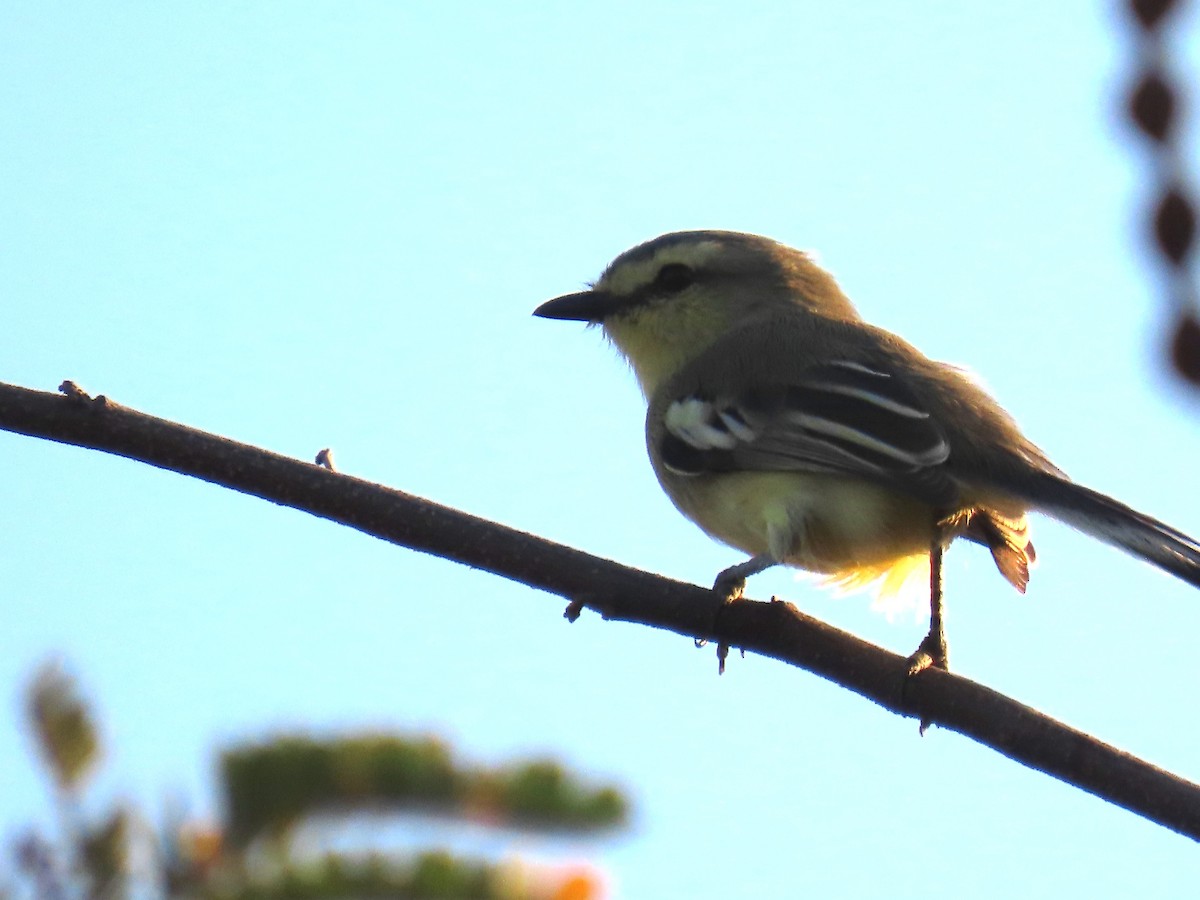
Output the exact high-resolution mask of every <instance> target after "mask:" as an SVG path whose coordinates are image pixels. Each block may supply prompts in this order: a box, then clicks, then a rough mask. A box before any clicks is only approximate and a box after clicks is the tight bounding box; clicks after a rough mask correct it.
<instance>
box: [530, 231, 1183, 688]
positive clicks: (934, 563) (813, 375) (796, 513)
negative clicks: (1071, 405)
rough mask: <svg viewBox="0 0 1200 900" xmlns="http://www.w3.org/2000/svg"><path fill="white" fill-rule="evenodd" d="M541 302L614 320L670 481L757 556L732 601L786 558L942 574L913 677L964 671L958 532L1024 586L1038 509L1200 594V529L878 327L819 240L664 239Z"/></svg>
mask: <svg viewBox="0 0 1200 900" xmlns="http://www.w3.org/2000/svg"><path fill="white" fill-rule="evenodd" d="M534 315H536V316H539V317H542V318H546V319H562V320H574V321H581V322H585V323H589V324H592V325H598V326H600V327H601V328H602V330H603V332H604V334H605V335H606V337H607V338H608V339H609V340H610V341H611V343H612V344H613V345H614V346H615V347H616V348H617V350H618V351H619V352H620V353H621V354H622V355H623V356H624V357H625V359H626V360H627V361H628V362H629V364H630V366H631V367H632V369H633V372H634V375H635V376H636V378H637V381H638V383H639V385H640V387H641V389H642V393H643V394H644V395H645V397H646V401H647V412H646V425H645V435H646V446H647V451H648V455H649V458H650V463H651V465H652V467H653V469H654V473H655V475H656V476H657V478H658V482H659V484H660V485H661V486H662V488H663V490H664V491H665V492H666V494H667V496H668V497H669V498H670V500H671V502H672V503H673V504H674V505H675V506H676V507H677V508H678V510H679V511H680V512H681V513H682V514H683V515H684V516H686V517H687V518H688V519H690V520H691V521H692V522H694V523H695V524H696V525H698V526H699V527H700V528H701V529H702V530H703V531H704V532H706V533H707V534H708V535H710V536H711V537H713V538H715V539H716V540H718V541H720V542H722V543H724V544H727V545H730V546H732V547H734V548H736V549H738V550H740V551H742V552H743V553H745V554H747V557H748V558H747V559H746V560H745V561H744V562H741V563H739V564H737V565H734V566H731V567H729V568H727V569H724V570H723V571H721V572H720V573H719V574H718V575H717V577H716V579H715V580H714V583H713V590H714V591H716V592H717V593H718V595H719V596H720V597H721V599H722V601H723V602H733V601H736V600H738V599H740V598H741V596H742V594H743V591H744V589H745V584H746V579H747V578H748V577H750V576H752V575H755V574H757V573H759V572H761V571H764V570H765V569H767V568H769V567H771V566H775V565H787V566H792V567H796V568H799V569H802V570H806V571H809V572H814V573H819V574H822V575H825V576H827V577H828V579H829V580H830V581H831V582H833V583H837V584H841V585H846V586H861V585H866V584H869V583H879V584H881V585H882V586H883V588H884V589H885V590H895V589H896V588H898V587H899V586H900V585H901V584H902V583H904V582H906V581H907V580H908V579H909V578H910V577H912V576H913V574H914V573H917V572H920V571H922V570H924V569H925V568H926V567H927V568H928V570H929V571H930V629H929V633H928V634H927V635H926V637H925V638H924V639H923V640H922V642H921V645H920V646H919V647H918V648H917V651H916V652H915V653H914V654H913V655H912V656H911V657H909V662H910V666H909V669H908V672H909V674H910V675H913V674H916V673H918V672H920V671H923V670H924V669H925V668H928V667H931V666H933V667H937V668H942V669H947V668H948V667H949V666H948V654H947V644H946V639H945V627H944V622H943V612H942V604H943V598H942V589H941V562H942V554H943V551H944V550H945V548H946V547H948V546H949V545H950V543H951V542H953V541H954V540H955V539H958V538H963V539H965V540H968V541H971V542H974V543H977V544H981V545H983V546H985V547H987V548H988V549H989V550H990V551H991V555H992V559H993V560H994V562H995V565H996V568H997V570H998V571H999V573H1000V574H1001V575H1002V576H1003V577H1004V578H1005V579H1006V580H1007V581H1008V582H1009V583H1010V584H1011V585H1012V586H1013V587H1014V588H1016V589H1017V590H1018V591H1020V592H1022V593H1024V591H1025V589H1026V586H1027V584H1028V582H1029V574H1030V572H1029V570H1030V564H1031V563H1032V562H1033V561H1034V559H1035V551H1034V548H1033V544H1032V543H1031V541H1030V539H1029V523H1028V514H1029V513H1030V512H1039V513H1042V514H1045V515H1048V516H1050V517H1052V518H1054V519H1057V520H1059V521H1061V522H1063V523H1065V524H1067V525H1069V526H1071V527H1073V528H1075V529H1078V530H1079V531H1082V532H1084V533H1086V534H1088V535H1091V536H1092V537H1095V538H1098V539H1099V540H1101V541H1103V542H1105V543H1107V544H1110V545H1112V546H1115V547H1118V548H1120V549H1122V550H1124V551H1126V552H1128V553H1130V554H1132V555H1134V556H1136V557H1139V558H1141V559H1143V560H1146V561H1147V562H1150V563H1152V564H1153V565H1155V566H1157V567H1159V568H1160V569H1163V570H1164V571H1166V572H1168V573H1170V574H1172V575H1174V576H1176V577H1178V578H1180V579H1182V580H1183V581H1185V582H1187V583H1188V584H1190V585H1192V586H1195V587H1200V544H1198V543H1197V542H1196V540H1194V539H1193V538H1191V537H1189V536H1188V535H1186V534H1184V533H1183V532H1181V531H1178V530H1177V529H1175V528H1172V527H1171V526H1169V525H1166V524H1164V523H1163V522H1160V521H1158V520H1156V519H1154V518H1152V517H1150V516H1148V515H1145V514H1143V513H1140V512H1138V511H1136V510H1134V509H1132V508H1130V507H1129V506H1126V505H1125V504H1123V503H1121V502H1119V501H1117V500H1114V499H1113V498H1111V497H1109V496H1106V495H1105V494H1102V493H1099V492H1098V491H1094V490H1092V489H1090V488H1087V487H1084V486H1083V485H1080V484H1077V483H1076V482H1073V481H1072V480H1071V479H1070V478H1069V477H1068V476H1067V475H1066V474H1065V473H1064V472H1063V471H1062V470H1061V469H1059V468H1058V467H1057V466H1055V465H1054V464H1053V463H1052V462H1051V461H1050V460H1049V458H1048V457H1047V455H1046V454H1045V453H1044V452H1043V451H1042V450H1041V449H1040V448H1039V447H1038V446H1037V445H1035V444H1034V443H1033V442H1032V441H1030V440H1029V439H1028V438H1027V437H1025V435H1024V434H1023V433H1022V432H1021V430H1020V428H1019V427H1018V426H1017V424H1016V422H1015V421H1014V419H1013V418H1012V416H1011V415H1010V414H1009V413H1008V412H1007V411H1006V410H1005V409H1004V408H1002V407H1001V406H1000V404H999V403H998V402H997V401H996V400H995V399H993V398H992V397H991V395H990V394H988V393H987V391H986V390H985V389H984V388H983V387H981V386H980V384H979V383H978V382H977V380H976V379H975V378H973V377H972V376H971V375H970V374H968V373H967V372H966V371H965V370H963V369H962V368H960V367H957V366H954V365H950V364H947V363H943V362H938V361H936V360H933V359H930V358H929V357H927V356H925V355H924V354H923V353H922V352H921V351H919V350H918V349H917V348H916V347H914V346H913V345H912V344H910V343H908V342H907V341H905V340H904V339H902V338H901V337H899V336H897V335H895V334H893V333H891V332H889V331H886V330H884V329H882V328H879V327H876V326H874V325H872V324H870V323H868V322H867V321H865V320H864V319H863V318H862V317H861V316H860V315H859V313H858V311H857V310H856V308H855V306H854V305H853V303H852V302H851V301H850V299H849V298H848V297H847V296H846V294H845V293H844V292H843V291H842V289H841V288H840V286H839V285H838V283H837V281H836V280H835V279H834V277H833V276H832V275H831V274H829V273H828V272H827V271H825V270H824V269H823V268H821V267H820V266H819V265H818V264H817V263H816V262H814V261H813V259H812V258H811V257H810V256H809V255H808V254H806V253H804V252H802V251H800V250H796V249H794V248H792V247H789V246H787V245H785V244H782V243H779V242H777V241H774V240H772V239H770V238H766V237H761V236H759V235H754V234H746V233H741V232H734V231H716V230H706V231H680V232H674V233H670V234H664V235H662V236H660V237H657V238H654V239H653V240H650V241H647V242H645V243H642V244H639V245H638V246H636V247H633V248H632V249H630V250H627V251H626V252H624V253H622V254H621V255H620V256H618V257H617V258H616V259H615V260H613V261H612V262H611V263H610V264H609V265H608V267H607V268H606V269H605V270H604V272H603V274H601V276H600V277H599V279H598V280H596V281H595V282H594V283H591V285H590V286H589V287H588V288H587V289H586V290H583V291H579V292H575V293H569V294H565V295H563V296H560V297H556V298H554V299H552V300H549V301H547V302H545V303H543V304H541V305H540V306H538V307H537V309H536V310H534ZM727 651H728V647H727V645H724V644H721V645H719V648H718V656H719V657H720V659H721V668H722V670H723V667H724V653H725V652H727Z"/></svg>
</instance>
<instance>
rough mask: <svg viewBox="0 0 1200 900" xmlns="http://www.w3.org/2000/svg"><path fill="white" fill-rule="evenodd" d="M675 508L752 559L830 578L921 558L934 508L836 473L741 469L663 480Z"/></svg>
mask: <svg viewBox="0 0 1200 900" xmlns="http://www.w3.org/2000/svg"><path fill="white" fill-rule="evenodd" d="M663 487H664V488H665V489H666V490H667V493H668V495H669V496H670V497H671V499H672V500H673V501H674V502H675V505H676V506H678V507H679V509H680V511H681V512H682V513H683V514H684V515H686V516H687V517H688V518H690V519H691V520H692V521H693V522H695V523H696V524H697V525H699V526H700V527H701V528H703V529H704V530H705V531H706V532H707V533H708V534H710V535H712V536H713V537H714V538H716V539H717V540H720V541H723V542H724V543H726V544H730V545H731V546H734V547H737V548H738V549H740V550H743V551H745V552H746V553H747V554H749V555H751V556H757V555H760V554H769V555H771V556H772V557H774V558H775V559H777V560H779V561H780V562H784V563H787V564H789V565H793V566H797V567H799V568H802V569H806V570H808V571H810V572H820V573H823V574H827V575H832V576H834V578H836V579H846V578H849V577H853V576H854V573H855V572H857V571H858V570H862V569H870V570H873V573H874V574H873V575H872V577H878V576H880V575H882V574H884V573H885V572H886V571H887V570H888V569H889V568H890V567H891V566H892V565H893V564H901V563H904V564H906V565H908V566H911V558H912V557H914V556H921V555H927V554H928V551H929V542H930V540H931V538H932V536H933V511H932V509H931V508H930V507H929V506H928V505H926V504H924V503H921V502H920V501H918V500H915V499H912V498H910V497H907V496H905V495H902V494H897V493H894V492H891V491H887V490H885V489H883V488H880V487H877V486H875V485H873V484H870V483H868V482H863V481H857V480H852V479H846V478H841V477H838V476H834V475H812V474H797V473H792V472H740V473H733V474H726V475H717V476H700V477H697V478H689V479H683V478H677V479H672V483H671V484H664V485H663Z"/></svg>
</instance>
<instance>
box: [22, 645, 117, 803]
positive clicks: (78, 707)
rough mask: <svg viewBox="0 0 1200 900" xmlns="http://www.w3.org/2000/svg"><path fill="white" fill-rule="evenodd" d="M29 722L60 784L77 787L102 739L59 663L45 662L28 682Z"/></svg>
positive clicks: (96, 755)
mask: <svg viewBox="0 0 1200 900" xmlns="http://www.w3.org/2000/svg"><path fill="white" fill-rule="evenodd" d="M27 704H28V712H29V719H30V724H31V725H32V726H33V733H34V737H35V738H36V740H37V744H38V750H39V751H40V753H41V756H42V759H43V760H44V761H45V762H46V765H47V766H48V767H49V769H50V773H51V775H52V776H53V777H54V780H55V782H56V783H57V784H58V786H59V788H60V789H61V790H64V791H71V792H73V791H76V790H78V789H79V788H80V787H81V786H82V783H83V781H84V779H86V778H87V776H88V775H89V774H91V772H92V770H93V769H94V768H95V765H96V762H97V761H98V760H99V756H100V742H99V738H98V737H97V733H96V727H95V725H94V724H93V723H92V718H91V714H90V712H89V710H88V708H87V705H86V704H85V703H84V701H83V700H82V699H81V698H80V696H79V694H78V693H77V690H76V685H75V681H74V679H73V678H71V676H70V675H68V674H67V673H66V672H64V671H63V669H62V667H61V666H60V665H59V664H57V663H53V662H51V663H47V664H45V665H43V666H42V668H41V669H40V670H39V671H38V673H37V675H36V676H35V677H34V679H33V682H32V683H31V684H30V686H29V692H28V700H27Z"/></svg>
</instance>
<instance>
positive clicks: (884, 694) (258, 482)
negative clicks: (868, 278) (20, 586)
mask: <svg viewBox="0 0 1200 900" xmlns="http://www.w3.org/2000/svg"><path fill="white" fill-rule="evenodd" d="M62 390H63V391H64V393H65V394H66V396H60V395H56V394H49V393H43V392H39V391H31V390H28V389H26V388H20V387H16V386H12V385H5V384H0V429H3V430H6V431H13V432H17V433H19V434H26V435H30V436H32V437H40V438H46V439H48V440H52V441H58V442H60V443H64V444H73V445H76V446H80V447H90V448H92V449H96V450H103V451H105V452H106V453H113V454H116V455H118V456H124V457H128V458H130V459H137V460H141V461H142V462H146V463H149V464H150V465H153V466H157V467H159V468H162V469H169V470H171V471H174V472H180V473H182V474H185V475H191V476H193V477H195V478H201V479H203V480H205V481H210V482H212V483H213V484H219V485H222V486H224V487H228V488H232V489H233V490H236V491H241V492H242V493H246V494H251V495H253V496H256V497H262V498H263V499H265V500H270V501H272V502H274V503H279V504H281V505H285V506H291V507H294V508H296V509H300V510H303V511H305V512H309V513H312V514H313V515H315V516H320V517H321V518H325V519H330V520H331V521H334V522H338V523H341V524H343V525H349V526H350V527H352V528H357V529H358V530H359V531H363V532H365V533H367V534H370V535H373V536H375V537H378V538H382V539H383V540H386V541H390V542H392V543H394V544H400V545H401V546H405V547H410V548H412V549H414V550H421V551H424V552H426V553H431V554H434V555H436V556H441V557H444V558H446V559H452V560H455V561H456V562H460V563H463V564H464V565H468V566H472V567H474V568H478V569H484V570H486V571H488V572H492V573H494V574H496V575H500V576H502V577H504V578H509V579H511V580H513V581H519V582H521V583H522V584H526V585H529V586H530V587H535V588H539V589H541V590H544V591H548V592H550V593H552V594H558V595H559V596H561V597H565V598H567V599H569V600H570V601H571V605H570V606H568V608H567V615H568V617H573V616H574V615H576V614H578V611H579V609H580V608H582V607H587V608H590V609H593V610H595V611H596V612H598V613H600V614H601V615H602V616H603V617H604V618H606V619H612V620H617V621H622V622H634V623H638V624H642V625H650V626H653V627H655V628H663V629H666V630H669V631H673V632H675V633H677V634H680V635H684V636H686V637H694V636H701V637H707V638H711V639H713V640H715V639H717V637H718V635H716V634H714V633H713V622H714V620H715V615H716V611H717V606H718V604H717V601H716V599H715V597H714V595H713V593H712V591H710V590H708V589H706V588H700V587H696V586H695V585H689V584H684V583H682V582H678V581H672V580H670V579H667V578H663V577H661V576H658V575H653V574H651V573H649V572H642V571H639V570H637V569H631V568H628V567H626V566H622V565H620V564H618V563H615V562H612V561H611V560H607V559H602V558H600V557H597V556H592V555H590V554H587V553H584V552H582V551H579V550H574V549H572V548H570V547H564V546H562V545H561V544H555V543H552V542H550V541H547V540H543V539H542V538H539V537H535V536H533V535H530V534H526V533H525V532H521V531H517V530H515V529H512V528H508V527H505V526H503V525H499V524H497V523H495V522H489V521H487V520H484V519H479V518H476V517H475V516H471V515H468V514H466V513H463V512H459V511H457V510H453V509H450V508H448V507H444V506H439V505H438V504H436V503H431V502H430V501H428V500H423V499H421V498H420V497H414V496H412V495H411V494H405V493H402V492H400V491H396V490H392V489H390V488H386V487H383V486H381V485H378V484H373V483H371V482H368V481H363V480H361V479H358V478H354V477H352V476H349V475H344V474H341V473H338V472H334V471H331V470H329V469H326V468H323V467H321V466H320V465H317V464H313V463H305V462H301V461H299V460H296V459H290V458H288V457H284V456H279V455H277V454H274V453H270V452H267V451H265V450H260V449H258V448H256V447H251V446H248V445H246V444H239V443H237V442H235V441H231V440H228V439H227V438H222V437H218V436H216V435H212V434H207V433H205V432H202V431H197V430H195V429H191V428H187V427H184V426H182V425H178V424H175V423H173V422H168V421H165V420H163V419H157V418H154V417H152V416H147V415H144V414H142V413H138V412H135V411H134V410H131V409H127V408H124V407H121V406H118V405H116V404H114V403H112V402H111V401H108V400H106V399H105V398H103V397H97V398H95V399H93V398H91V397H89V396H88V395H87V394H85V393H83V392H82V391H80V390H79V389H78V388H77V387H75V386H74V385H73V384H71V383H70V382H64V384H63V387H62ZM720 625H721V634H720V638H721V640H723V641H725V642H728V643H730V644H732V645H734V646H737V647H742V648H744V649H746V650H750V651H753V652H756V653H759V654H762V655H764V656H770V657H773V658H775V659H778V660H781V661H782V662H786V663H789V664H791V665H793V666H797V667H799V668H802V669H806V670H808V671H810V672H813V673H814V674H816V675H820V676H821V677H822V678H825V679H828V680H829V681H832V682H834V683H836V684H839V685H841V686H843V687H846V688H849V689H850V690H852V691H854V692H855V693H858V694H861V695H862V696H864V697H867V698H868V699H870V700H873V701H875V702H876V703H878V704H879V705H880V706H883V707H885V708H886V709H888V710H891V711H892V712H895V713H897V714H899V715H903V716H911V717H916V718H920V719H922V720H924V721H928V722H933V723H936V724H937V725H940V726H941V727H943V728H946V729H949V730H951V731H956V732H958V733H960V734H963V735H965V736H967V737H969V738H972V739H973V740H975V741H978V742H979V743H981V744H985V745H986V746H989V747H992V748H993V749H995V750H998V751H999V752H1000V753H1003V754H1004V755H1005V756H1008V757H1009V758H1010V759H1014V760H1016V761H1017V762H1020V763H1023V764H1024V765H1026V766H1029V767H1030V768H1033V769H1038V770H1039V771H1042V772H1045V773H1047V774H1049V775H1052V776H1054V777H1055V778H1058V779H1060V780H1062V781H1065V782H1067V783H1068V784H1072V785H1075V786H1076V787H1079V788H1082V789H1083V790H1085V791H1088V792H1090V793H1092V794H1095V795H1096V796H1098V797H1101V798H1103V799H1105V800H1108V801H1109V802H1110V803H1114V804H1116V805H1118V806H1122V807H1124V808H1126V809H1128V810H1130V811H1132V812H1135V813H1137V814H1138V815H1141V816H1144V817H1146V818H1147V819H1150V820H1151V821H1153V822H1157V823H1159V824H1160V825H1164V826H1166V827H1167V828H1170V829H1173V830H1175V831H1177V832H1179V833H1181V834H1185V835H1187V836H1189V837H1191V838H1193V839H1194V840H1200V786H1198V785H1196V784H1193V783H1191V782H1189V781H1186V780H1184V779H1182V778H1179V777H1178V776H1175V775H1172V774H1171V773H1169V772H1166V771H1163V770H1162V769H1159V768H1157V767H1155V766H1152V765H1150V764H1149V763H1147V762H1145V761H1143V760H1140V759H1138V758H1136V757H1134V756H1131V755H1130V754H1128V753H1125V752H1123V751H1121V750H1118V749H1116V748H1114V747H1111V746H1109V745H1108V744H1105V743H1103V742H1101V741H1098V740H1096V739H1095V738H1093V737H1091V736H1090V735H1087V734H1084V733H1083V732H1080V731H1076V730H1075V729H1072V728H1069V727H1068V726H1066V725H1064V724H1062V723H1061V722H1057V721H1055V720H1054V719H1051V718H1049V717H1048V716H1045V715H1042V714H1041V713H1039V712H1037V711H1036V710H1033V709H1031V708H1029V707H1027V706H1024V705H1022V704H1020V703H1018V702H1016V701H1015V700H1013V699H1011V698H1009V697H1006V696H1004V695H1002V694H999V693H996V692H995V691H992V690H990V689H988V688H986V687H984V686H982V685H979V684H976V683H975V682H973V681H970V680H968V679H966V678H961V677H959V676H957V675H954V674H951V673H947V672H943V671H940V670H936V669H931V670H927V671H925V672H923V673H921V674H920V675H919V676H918V677H916V678H915V679H913V680H912V682H910V684H909V686H908V689H907V690H906V691H905V697H904V698H903V699H901V697H900V696H899V691H898V690H897V688H898V685H900V684H901V683H902V678H903V677H904V674H905V672H906V670H907V665H908V664H907V661H906V660H905V659H904V658H903V657H901V656H897V655H895V654H893V653H890V652H888V651H886V650H883V649H882V648H880V647H877V646H875V645H873V644H869V643H867V642H866V641H863V640H860V639H858V638H856V637H854V636H853V635H851V634H848V633H846V632H844V631H839V630H838V629H836V628H833V627H831V626H829V625H826V624H825V623H823V622H821V621H819V620H817V619H814V618H812V617H811V616H807V615H804V614H803V613H801V612H799V611H798V610H797V609H796V608H795V607H793V606H792V605H791V604H788V603H782V602H777V601H772V602H770V603H761V602H755V601H745V602H739V603H735V604H732V605H731V606H729V607H727V608H726V609H724V610H723V611H722V614H721V617H720Z"/></svg>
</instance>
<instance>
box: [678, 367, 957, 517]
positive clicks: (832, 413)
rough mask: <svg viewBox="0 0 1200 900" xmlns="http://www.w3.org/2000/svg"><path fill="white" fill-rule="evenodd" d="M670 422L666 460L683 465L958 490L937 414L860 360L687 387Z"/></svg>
mask: <svg viewBox="0 0 1200 900" xmlns="http://www.w3.org/2000/svg"><path fill="white" fill-rule="evenodd" d="M663 424H664V426H665V427H664V430H663V433H662V437H661V446H660V448H659V449H660V452H661V456H662V460H663V463H664V464H665V465H666V466H667V468H669V469H670V470H671V471H673V472H675V473H676V474H680V475H702V474H707V473H720V472H740V471H797V472H826V473H833V474H843V475H852V476H858V477H862V478H867V479H870V480H872V481H877V482H881V483H885V484H894V485H895V486H896V487H897V488H898V489H900V490H905V491H908V492H911V493H916V494H918V495H921V496H928V497H929V499H930V501H931V502H936V498H935V497H934V496H933V495H935V494H936V495H937V497H938V498H940V497H941V496H943V495H945V494H946V493H947V491H950V490H951V486H950V483H949V478H948V476H947V475H946V474H945V473H944V472H943V471H941V466H942V464H943V463H945V462H946V460H947V459H949V457H950V445H949V444H948V442H947V440H946V436H945V434H944V433H943V431H942V429H941V427H940V426H939V424H938V422H937V421H936V420H935V419H934V418H933V416H932V415H931V414H930V412H929V411H928V410H927V409H924V408H923V407H922V404H921V403H920V401H919V399H918V398H917V396H916V395H915V393H914V392H913V391H912V389H911V388H909V387H908V386H907V385H906V384H905V383H904V381H903V380H902V379H901V378H899V377H897V376H894V375H892V374H890V373H888V372H885V371H880V370H878V369H876V368H873V367H868V366H865V365H861V364H859V363H856V362H849V361H834V362H827V363H821V364H819V365H814V366H812V367H810V368H808V369H806V370H804V371H803V372H801V373H800V375H799V376H798V377H797V378H795V379H794V380H792V381H791V382H790V383H786V384H772V385H759V386H755V387H754V388H752V389H748V390H745V391H743V392H741V393H740V394H738V395H736V396H717V397H704V396H700V395H693V396H687V397H680V398H679V399H677V400H675V401H674V402H673V403H671V404H670V405H669V406H668V407H667V409H666V412H665V414H664V422H663Z"/></svg>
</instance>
